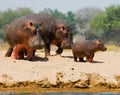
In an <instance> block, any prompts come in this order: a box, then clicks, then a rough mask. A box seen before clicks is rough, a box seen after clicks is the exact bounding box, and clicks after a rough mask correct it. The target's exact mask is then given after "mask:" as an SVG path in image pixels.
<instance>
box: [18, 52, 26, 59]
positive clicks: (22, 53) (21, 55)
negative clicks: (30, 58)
mask: <svg viewBox="0 0 120 95" xmlns="http://www.w3.org/2000/svg"><path fill="white" fill-rule="evenodd" d="M18 55H19V59H24V55H25V54H24V52H21V51H20V52H19V54H18Z"/></svg>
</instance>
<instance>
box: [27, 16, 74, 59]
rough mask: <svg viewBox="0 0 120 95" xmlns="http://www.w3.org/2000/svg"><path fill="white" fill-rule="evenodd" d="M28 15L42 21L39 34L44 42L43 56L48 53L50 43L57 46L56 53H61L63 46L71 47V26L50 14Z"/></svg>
mask: <svg viewBox="0 0 120 95" xmlns="http://www.w3.org/2000/svg"><path fill="white" fill-rule="evenodd" d="M28 17H29V18H32V19H35V20H37V21H38V22H42V23H43V25H42V28H43V30H42V31H43V32H42V33H41V36H42V38H43V40H44V43H45V57H47V56H49V55H50V45H51V44H54V45H56V46H57V47H58V49H57V50H56V54H61V53H62V51H63V49H64V48H71V43H73V39H72V36H73V35H72V34H73V32H72V31H73V29H74V27H73V26H70V25H67V24H66V23H65V22H64V21H63V20H62V19H60V18H56V17H54V16H51V15H43V14H32V15H28Z"/></svg>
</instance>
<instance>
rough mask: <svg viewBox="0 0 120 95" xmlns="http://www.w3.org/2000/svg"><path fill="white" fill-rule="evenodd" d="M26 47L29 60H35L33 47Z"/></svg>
mask: <svg viewBox="0 0 120 95" xmlns="http://www.w3.org/2000/svg"><path fill="white" fill-rule="evenodd" d="M26 49H27V60H29V61H32V60H34V58H33V51H34V50H33V48H31V47H27V48H26Z"/></svg>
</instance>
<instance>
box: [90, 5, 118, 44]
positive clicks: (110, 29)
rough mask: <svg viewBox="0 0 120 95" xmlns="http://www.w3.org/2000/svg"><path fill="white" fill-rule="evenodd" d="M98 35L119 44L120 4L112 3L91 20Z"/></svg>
mask: <svg viewBox="0 0 120 95" xmlns="http://www.w3.org/2000/svg"><path fill="white" fill-rule="evenodd" d="M91 27H92V28H93V29H94V30H95V31H96V35H97V36H99V37H101V38H103V39H104V40H105V41H106V42H110V43H111V42H112V43H116V44H118V43H119V41H120V37H119V35H120V6H115V5H112V6H110V7H108V8H106V10H105V12H103V13H101V14H99V15H97V16H96V17H95V19H93V20H92V21H91ZM98 34H99V35H98Z"/></svg>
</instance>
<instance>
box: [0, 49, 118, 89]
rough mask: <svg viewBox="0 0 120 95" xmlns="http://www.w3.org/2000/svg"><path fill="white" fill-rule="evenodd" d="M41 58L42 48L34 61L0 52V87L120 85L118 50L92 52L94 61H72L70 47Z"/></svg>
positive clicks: (103, 86)
mask: <svg viewBox="0 0 120 95" xmlns="http://www.w3.org/2000/svg"><path fill="white" fill-rule="evenodd" d="M51 53H52V55H53V56H50V57H49V60H48V61H47V60H44V52H43V50H38V51H37V52H36V56H37V58H36V61H31V62H30V61H27V60H13V59H12V58H11V57H9V58H8V57H4V55H5V50H1V51H0V87H2V88H9V87H10V88H15V87H38V88H67V89H68V88H94V87H97V88H104V89H119V88H120V70H119V66H120V52H117V51H106V52H98V53H96V54H95V57H94V61H95V62H94V63H92V64H91V63H89V62H86V63H85V62H74V61H73V56H72V52H71V50H65V51H64V52H63V53H62V55H61V56H60V55H57V56H54V54H55V52H54V51H52V52H51Z"/></svg>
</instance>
